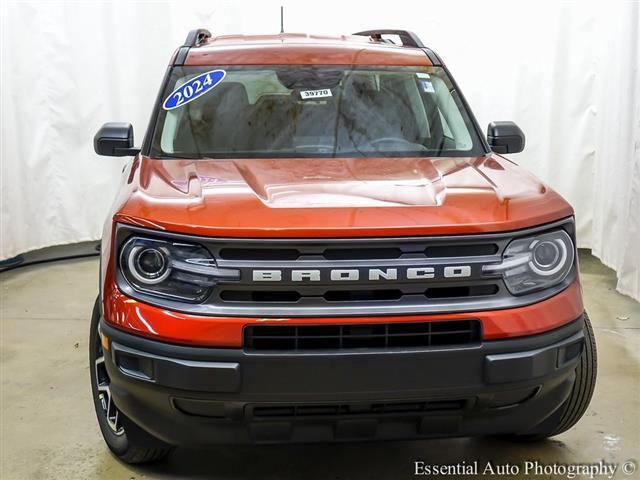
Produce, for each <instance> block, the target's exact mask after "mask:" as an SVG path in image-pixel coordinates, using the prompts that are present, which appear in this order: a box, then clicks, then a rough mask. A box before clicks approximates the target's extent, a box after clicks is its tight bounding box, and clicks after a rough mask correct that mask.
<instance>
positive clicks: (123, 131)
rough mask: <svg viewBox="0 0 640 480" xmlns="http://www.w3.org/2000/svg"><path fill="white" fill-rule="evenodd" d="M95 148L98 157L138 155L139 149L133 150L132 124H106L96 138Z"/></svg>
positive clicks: (94, 141)
mask: <svg viewBox="0 0 640 480" xmlns="http://www.w3.org/2000/svg"><path fill="white" fill-rule="evenodd" d="M93 148H94V150H95V151H96V153H97V154H98V155H105V156H108V157H128V156H132V155H137V154H138V152H140V149H139V148H133V126H132V125H131V124H130V123H120V122H109V123H105V124H104V125H103V126H102V128H100V130H98V133H96V135H95V137H93Z"/></svg>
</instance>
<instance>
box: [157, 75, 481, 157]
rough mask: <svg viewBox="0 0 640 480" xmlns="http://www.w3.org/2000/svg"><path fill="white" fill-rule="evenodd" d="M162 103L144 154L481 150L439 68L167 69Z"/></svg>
mask: <svg viewBox="0 0 640 480" xmlns="http://www.w3.org/2000/svg"><path fill="white" fill-rule="evenodd" d="M162 102H163V103H162V105H161V107H160V108H159V109H158V112H159V113H158V114H157V117H156V120H155V127H154V130H153V137H152V143H151V148H150V154H151V156H154V157H181V158H185V157H187V158H262V157H323V156H326V157H359V156H405V157H406V156H475V155H482V154H483V153H484V152H483V149H482V144H481V142H480V140H479V138H478V135H477V134H476V132H475V130H474V129H473V126H472V123H471V120H470V119H469V116H468V115H467V112H466V111H465V109H464V107H463V105H462V102H461V101H460V98H459V96H458V95H457V93H456V92H455V90H454V89H453V85H452V84H451V81H450V80H449V78H448V77H447V74H446V72H445V71H444V70H443V69H442V68H440V67H351V66H320V67H316V66H300V65H288V66H229V67H225V66H219V67H211V66H208V67H174V68H173V70H172V72H171V74H170V77H169V79H168V82H167V85H166V88H165V91H164V92H163V96H162Z"/></svg>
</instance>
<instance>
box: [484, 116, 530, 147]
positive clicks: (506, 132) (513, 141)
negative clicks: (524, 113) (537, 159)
mask: <svg viewBox="0 0 640 480" xmlns="http://www.w3.org/2000/svg"><path fill="white" fill-rule="evenodd" d="M487 140H488V141H489V146H490V147H491V150H493V151H494V152H496V153H519V152H521V151H522V150H524V133H522V130H520V127H518V126H517V125H516V124H515V123H513V122H491V123H490V124H489V127H488V128H487Z"/></svg>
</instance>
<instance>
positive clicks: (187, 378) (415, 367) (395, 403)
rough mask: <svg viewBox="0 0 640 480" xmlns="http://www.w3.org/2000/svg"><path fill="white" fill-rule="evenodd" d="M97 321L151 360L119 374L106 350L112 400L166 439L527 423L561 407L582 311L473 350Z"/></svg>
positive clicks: (456, 431) (259, 438)
mask: <svg viewBox="0 0 640 480" xmlns="http://www.w3.org/2000/svg"><path fill="white" fill-rule="evenodd" d="M100 326H101V329H102V332H103V333H104V334H105V335H106V336H107V337H108V338H109V340H110V345H111V347H112V351H115V352H120V351H123V350H124V351H126V352H127V354H129V355H140V358H141V359H142V360H143V361H145V362H146V360H148V359H151V360H152V361H153V362H154V364H153V365H151V366H150V365H147V366H146V368H145V372H151V374H150V376H151V377H152V378H145V377H147V376H149V375H148V374H147V373H145V372H142V373H136V372H135V371H133V372H132V371H126V370H127V368H128V367H130V366H131V365H135V362H129V363H128V364H126V365H125V367H127V368H125V371H123V369H122V368H121V366H120V365H118V364H116V363H115V362H114V358H115V356H114V355H112V356H110V357H108V358H107V362H106V366H107V370H108V371H109V374H110V377H111V380H112V383H111V389H112V395H113V398H114V401H115V402H116V404H117V405H118V408H119V409H120V410H121V411H122V412H123V413H124V414H125V415H126V416H127V417H128V418H129V419H131V420H132V421H133V422H135V423H136V424H137V425H139V426H140V427H141V428H143V429H145V430H147V431H149V432H150V433H152V434H153V435H154V436H156V437H158V438H161V439H162V440H164V441H166V442H169V443H171V444H174V445H185V444H193V445H198V444H212V443H225V444H242V443H245V444H246V443H263V442H272V443H273V442H275V443H281V442H309V441H332V442H335V441H344V440H349V439H363V438H368V439H376V440H380V439H392V438H393V439H400V438H408V439H413V438H422V437H425V436H473V435H486V434H500V433H523V432H527V431H531V430H533V429H535V428H536V427H537V425H539V424H540V423H541V422H543V421H544V420H545V419H546V418H548V417H549V415H551V414H553V413H554V412H557V411H559V409H561V408H562V405H563V404H564V402H565V401H566V399H567V397H568V395H569V393H570V391H571V388H572V386H573V383H574V381H575V374H574V370H575V367H576V364H577V361H578V359H579V358H580V356H579V352H580V351H581V348H576V345H577V346H579V347H581V345H582V344H583V342H584V333H583V328H584V319H583V317H582V316H580V317H579V318H578V319H576V320H575V321H574V322H571V323H569V324H567V325H564V326H562V327H559V328H557V329H555V330H552V331H549V332H545V333H541V334H537V335H532V336H527V337H520V338H515V339H504V340H493V341H486V342H483V343H482V344H481V345H478V346H475V347H465V348H431V349H416V350H405V351H400V352H397V351H396V352H384V351H383V352H380V351H375V350H371V349H363V350H362V351H358V352H349V353H322V352H321V353H314V354H307V353H295V354H259V355H258V354H249V353H247V352H244V351H243V350H241V349H222V348H205V347H188V346H177V345H171V344H167V343H163V342H158V341H155V340H150V339H145V338H141V337H136V336H134V335H131V334H129V333H125V332H123V331H120V330H118V329H116V328H113V327H112V326H110V325H107V324H106V323H105V322H104V320H101V322H100ZM556 359H557V362H556ZM192 365H196V368H193V367H192ZM220 366H224V367H225V368H224V369H223V371H222V372H221V371H220V370H219V369H218V367H220ZM210 367H213V369H212V368H210ZM203 372H205V373H206V375H207V376H206V378H205V377H203ZM219 373H223V375H221V376H220V375H218V374H219ZM160 379H161V380H160ZM413 404H416V405H418V404H420V405H423V404H426V405H429V404H431V405H434V406H435V408H433V411H431V410H430V409H429V408H426V407H425V408H417V407H416V408H410V407H411V406H412V405H413ZM345 405H346V406H348V409H347V411H346V412H345V411H344V410H341V411H338V410H339V409H340V406H345ZM359 405H362V409H360V408H359V407H358V406H359ZM380 405H390V406H391V407H390V408H391V410H388V409H386V408H382V409H381V408H379V407H380ZM418 407H419V405H418ZM423 407H424V405H423ZM256 409H260V410H261V411H263V412H267V413H268V414H269V415H266V416H260V415H255V414H254V413H255V410H256ZM336 409H338V410H336ZM394 410H395V411H394ZM336 411H338V414H334V413H332V412H336ZM327 412H329V413H328V414H327ZM300 413H302V414H301V415H299V414H300ZM321 414H322V415H321Z"/></svg>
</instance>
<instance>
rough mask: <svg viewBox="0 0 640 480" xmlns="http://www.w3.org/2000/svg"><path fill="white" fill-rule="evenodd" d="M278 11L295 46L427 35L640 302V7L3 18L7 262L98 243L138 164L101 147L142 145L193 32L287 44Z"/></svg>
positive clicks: (7, 6) (1, 251) (50, 11)
mask: <svg viewBox="0 0 640 480" xmlns="http://www.w3.org/2000/svg"><path fill="white" fill-rule="evenodd" d="M281 4H284V7H285V30H286V31H288V32H305V33H328V34H341V33H350V32H356V31H360V30H366V29H371V28H404V29H408V30H413V31H415V32H416V33H417V34H418V35H419V36H420V37H421V38H422V40H423V42H424V43H425V44H427V45H429V46H430V47H432V48H433V49H435V50H436V51H437V52H439V53H440V55H441V56H442V57H443V58H444V60H445V62H446V63H447V64H448V66H449V67H450V69H451V71H452V72H453V75H454V76H455V78H456V79H457V81H458V83H459V84H460V87H461V89H462V91H463V92H464V94H465V95H466V97H467V99H468V100H469V103H470V104H471V107H472V109H473V110H474V112H475V114H476V116H477V118H478V120H479V122H480V123H481V124H482V125H483V127H484V126H485V125H486V124H487V123H488V122H489V121H491V120H513V121H515V122H517V123H518V124H519V125H520V126H521V128H522V129H523V130H524V132H525V134H526V136H527V146H526V149H525V151H524V152H523V153H521V154H518V155H512V156H511V158H512V159H513V160H514V161H516V162H518V163H520V164H521V165H523V166H525V167H526V168H528V169H530V170H532V171H533V172H534V173H535V174H537V175H538V176H539V177H540V178H542V179H543V180H544V181H545V182H547V183H548V184H549V185H550V186H551V187H552V188H554V189H556V190H557V191H558V192H560V193H561V194H562V195H564V196H565V198H567V200H569V202H571V203H572V204H573V206H574V207H575V210H576V219H577V226H578V243H579V246H580V247H589V248H592V249H593V253H594V254H595V255H596V256H598V257H599V258H600V259H602V260H603V262H604V263H606V264H607V265H609V266H611V267H612V268H614V269H615V270H616V272H617V274H618V290H619V291H621V292H622V293H625V294H628V295H631V296H633V297H635V298H636V299H640V73H639V72H638V66H639V65H640V31H639V23H640V4H639V3H638V2H637V1H607V2H601V3H598V2H585V1H581V2H577V1H576V2H539V1H535V2H534V1H531V2H527V3H524V2H515V1H504V2H492V1H483V2H471V1H469V2H462V1H446V2H444V1H439V2H426V1H422V2H415V3H414V2H396V3H394V4H384V3H378V2H331V1H324V2H304V3H303V2H293V1H284V2H269V1H262V2H216V1H211V0H209V1H206V2H204V1H201V2H198V1H190V2H184V1H182V2H181V1H136V2H125V1H122V2H118V1H113V2H106V1H102V2H90V1H85V2H80V1H77V2H64V1H56V2H51V3H49V2H44V1H42V2H35V1H25V2H15V1H14V2H11V1H10V2H4V3H2V7H1V8H2V12H1V16H2V65H1V68H2V93H1V95H2V97H1V104H0V106H1V109H2V138H1V153H2V196H1V201H2V205H1V212H0V213H1V215H2V217H1V223H2V225H1V226H2V237H1V238H0V259H6V258H10V257H13V256H15V255H17V254H19V253H22V252H26V251H29V250H33V249H37V248H41V247H45V246H50V245H58V244H66V243H73V242H78V241H83V240H92V239H98V238H99V237H100V234H101V231H102V224H103V222H104V220H105V217H106V214H107V212H108V208H109V205H110V203H111V201H112V200H113V197H114V193H115V191H116V188H117V186H118V183H119V180H120V171H121V169H122V166H123V164H124V162H126V161H127V159H119V158H105V157H102V158H101V157H98V156H97V155H95V154H94V152H93V145H92V140H93V135H94V133H95V131H96V130H97V129H98V128H99V127H100V125H101V124H102V123H103V122H106V121H127V122H131V123H132V124H133V126H134V129H135V134H136V138H137V140H138V141H137V144H139V142H140V141H141V139H142V137H143V134H144V131H145V128H146V125H147V121H148V118H149V115H150V113H151V108H152V105H153V101H154V99H155V95H156V92H157V89H158V88H159V84H160V81H161V79H162V75H163V72H164V70H165V68H166V65H167V63H168V61H169V58H170V56H171V54H172V52H173V50H174V49H175V48H176V47H177V46H178V45H179V44H181V43H182V42H183V40H184V37H185V36H186V34H187V32H188V31H189V30H190V29H192V28H196V27H207V28H209V29H210V30H211V31H212V32H214V34H230V33H245V34H253V33H277V32H278V31H279V28H280V8H279V7H280V5H281ZM384 5H386V6H384ZM383 6H384V7H383Z"/></svg>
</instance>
